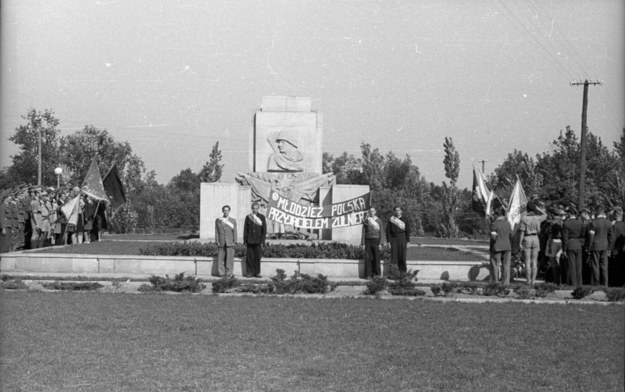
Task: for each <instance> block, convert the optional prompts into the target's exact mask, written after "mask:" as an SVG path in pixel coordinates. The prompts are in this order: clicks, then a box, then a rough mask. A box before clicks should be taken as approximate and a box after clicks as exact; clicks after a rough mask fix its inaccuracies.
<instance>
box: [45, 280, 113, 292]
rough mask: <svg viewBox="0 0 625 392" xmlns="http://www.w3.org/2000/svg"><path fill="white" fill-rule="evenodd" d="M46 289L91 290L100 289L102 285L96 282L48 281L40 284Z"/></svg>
mask: <svg viewBox="0 0 625 392" xmlns="http://www.w3.org/2000/svg"><path fill="white" fill-rule="evenodd" d="M42 286H43V287H45V288H46V289H48V290H63V291H93V290H97V289H100V288H102V287H104V286H102V285H101V284H100V283H98V282H59V281H58V280H57V281H54V282H48V283H44V284H43V285H42Z"/></svg>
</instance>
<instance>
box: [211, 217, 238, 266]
mask: <svg viewBox="0 0 625 392" xmlns="http://www.w3.org/2000/svg"><path fill="white" fill-rule="evenodd" d="M221 212H222V213H223V216H222V217H221V218H217V219H215V242H216V243H217V247H218V248H219V250H218V254H217V259H216V260H215V262H214V263H213V269H212V275H213V276H232V275H233V272H234V245H235V244H236V243H237V221H236V219H233V218H230V217H229V216H228V215H230V206H229V205H225V206H223V207H222V208H221Z"/></svg>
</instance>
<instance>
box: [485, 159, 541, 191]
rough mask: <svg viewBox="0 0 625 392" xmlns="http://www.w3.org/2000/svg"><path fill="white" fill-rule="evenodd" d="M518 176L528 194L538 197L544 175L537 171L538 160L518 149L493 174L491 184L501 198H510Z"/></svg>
mask: <svg viewBox="0 0 625 392" xmlns="http://www.w3.org/2000/svg"><path fill="white" fill-rule="evenodd" d="M517 176H518V177H519V179H520V180H521V184H523V189H524V190H525V192H526V194H527V195H528V196H530V197H532V198H536V197H537V196H538V195H539V194H540V192H541V190H542V185H543V176H542V175H541V174H540V173H538V171H537V163H536V160H534V158H532V157H531V156H529V155H528V154H527V153H524V152H522V151H519V150H516V149H515V150H514V151H513V152H511V153H509V154H508V156H507V157H506V159H505V160H504V161H503V162H502V163H501V165H499V166H498V167H497V168H496V169H495V170H494V172H493V174H491V176H490V179H489V180H490V185H491V186H492V188H493V189H494V190H495V192H496V193H497V195H498V196H499V197H500V198H502V199H504V200H509V196H510V194H511V193H512V189H513V188H514V184H515V183H516V178H517Z"/></svg>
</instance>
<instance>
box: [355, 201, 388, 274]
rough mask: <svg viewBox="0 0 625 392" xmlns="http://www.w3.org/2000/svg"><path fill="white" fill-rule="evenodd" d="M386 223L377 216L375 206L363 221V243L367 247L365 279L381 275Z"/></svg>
mask: <svg viewBox="0 0 625 392" xmlns="http://www.w3.org/2000/svg"><path fill="white" fill-rule="evenodd" d="M383 233H384V224H383V223H382V220H380V218H378V217H377V216H376V211H375V208H374V207H371V208H370V209H369V213H368V215H367V218H366V219H365V221H364V222H363V223H362V239H361V242H360V243H361V245H362V246H364V247H365V279H369V278H372V277H376V276H380V247H381V246H382V242H383Z"/></svg>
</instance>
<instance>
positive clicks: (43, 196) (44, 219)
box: [0, 185, 106, 253]
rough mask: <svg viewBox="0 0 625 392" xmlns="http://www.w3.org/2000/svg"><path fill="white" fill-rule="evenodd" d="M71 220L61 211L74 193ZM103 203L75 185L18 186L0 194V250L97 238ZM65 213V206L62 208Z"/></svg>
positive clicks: (102, 225) (102, 221) (101, 225)
mask: <svg viewBox="0 0 625 392" xmlns="http://www.w3.org/2000/svg"><path fill="white" fill-rule="evenodd" d="M78 195H80V196H81V197H80V200H79V203H78V205H77V206H76V208H75V209H73V210H72V213H70V215H72V214H74V213H75V214H76V215H77V216H72V217H71V221H70V222H68V219H69V218H70V217H69V216H66V214H65V213H64V212H63V211H64V209H63V208H62V207H63V206H65V205H67V203H69V202H70V201H71V200H73V199H75V198H76V196H78ZM105 211H106V205H105V204H104V203H98V202H97V201H96V200H94V199H92V198H90V197H88V196H87V195H86V194H84V193H82V192H81V189H80V188H79V187H73V188H69V187H62V188H58V189H55V188H53V187H49V188H44V189H42V188H40V187H37V186H30V185H22V186H19V187H16V188H12V189H6V190H3V191H2V192H1V193H0V227H1V228H2V233H1V235H0V253H7V252H13V251H17V250H22V249H37V248H43V247H46V246H55V245H67V244H80V243H83V242H92V241H98V240H99V239H100V234H101V232H102V229H103V228H106V213H105ZM65 212H67V209H65Z"/></svg>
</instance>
